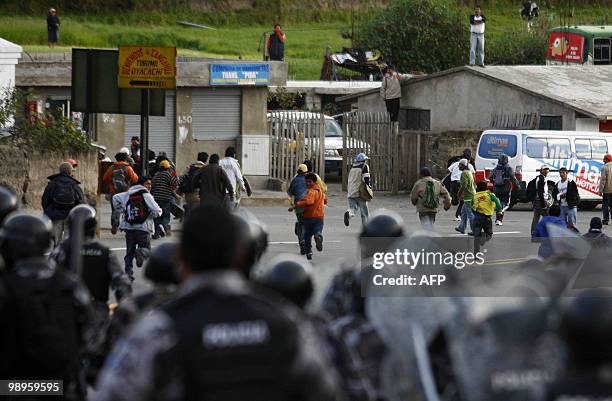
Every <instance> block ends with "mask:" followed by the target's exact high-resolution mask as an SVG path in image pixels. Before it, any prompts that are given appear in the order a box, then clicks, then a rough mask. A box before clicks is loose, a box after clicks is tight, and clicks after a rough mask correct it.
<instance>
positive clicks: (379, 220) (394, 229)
mask: <svg viewBox="0 0 612 401" xmlns="http://www.w3.org/2000/svg"><path fill="white" fill-rule="evenodd" d="M403 224H404V221H403V220H402V218H401V217H400V216H399V215H398V214H397V213H395V212H393V211H391V210H386V209H380V210H377V211H376V213H375V214H374V215H373V216H372V217H371V218H370V220H368V222H367V223H366V225H365V226H364V227H363V229H362V230H361V235H360V236H361V238H364V237H368V238H372V237H377V238H385V237H392V238H399V237H402V236H403V235H404V228H403Z"/></svg>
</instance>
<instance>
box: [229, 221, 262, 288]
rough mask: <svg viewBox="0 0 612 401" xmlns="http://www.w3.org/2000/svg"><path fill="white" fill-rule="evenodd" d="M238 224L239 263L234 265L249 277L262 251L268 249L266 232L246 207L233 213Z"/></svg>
mask: <svg viewBox="0 0 612 401" xmlns="http://www.w3.org/2000/svg"><path fill="white" fill-rule="evenodd" d="M234 217H235V218H236V220H237V223H238V226H239V229H238V230H239V233H240V235H239V239H238V241H239V245H238V246H237V249H238V252H239V253H240V254H241V255H240V257H239V258H238V259H240V265H239V266H236V267H237V268H238V269H239V270H240V271H241V272H242V274H244V276H245V277H246V278H249V277H251V273H252V270H253V269H254V268H255V266H256V265H257V263H258V262H259V260H260V259H261V257H262V256H263V254H264V252H265V251H266V250H267V249H268V232H267V231H266V227H265V226H264V224H263V223H262V222H261V221H259V220H258V219H257V217H255V216H254V215H253V214H252V213H250V212H249V211H247V210H246V209H240V210H239V211H238V212H237V213H235V214H234Z"/></svg>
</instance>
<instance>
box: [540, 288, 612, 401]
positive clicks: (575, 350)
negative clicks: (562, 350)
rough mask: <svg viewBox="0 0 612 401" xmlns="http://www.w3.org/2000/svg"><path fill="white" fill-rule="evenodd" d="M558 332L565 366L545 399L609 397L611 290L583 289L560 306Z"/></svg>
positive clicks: (610, 394) (611, 358) (611, 393)
mask: <svg viewBox="0 0 612 401" xmlns="http://www.w3.org/2000/svg"><path fill="white" fill-rule="evenodd" d="M559 332H560V335H561V337H562V339H563V340H564V342H565V344H566V345H567V348H568V357H569V358H568V361H567V362H568V363H567V370H566V372H565V374H564V375H562V376H561V377H560V378H559V379H558V380H557V381H555V382H554V383H552V384H551V385H550V386H549V387H548V389H547V394H546V397H545V399H546V400H550V401H554V400H561V399H563V400H603V399H609V398H611V397H612V380H611V379H610V375H609V373H608V372H609V371H610V366H611V365H612V345H611V343H610V338H611V336H612V292H610V291H609V290H608V289H605V290H604V289H597V290H594V289H593V290H586V291H584V292H582V293H581V294H579V295H578V296H577V297H576V298H574V299H573V300H572V301H570V302H569V303H568V304H566V305H564V306H563V307H562V309H561V324H560V330H559Z"/></svg>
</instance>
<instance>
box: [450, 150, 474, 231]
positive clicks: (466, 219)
mask: <svg viewBox="0 0 612 401" xmlns="http://www.w3.org/2000/svg"><path fill="white" fill-rule="evenodd" d="M469 165H470V162H469V161H468V159H461V160H459V169H460V170H461V178H460V179H459V191H458V197H459V198H460V199H461V203H462V204H463V206H462V207H461V223H459V227H455V231H458V232H460V233H461V234H465V229H466V227H467V224H468V223H470V228H471V229H472V232H473V231H474V212H473V210H472V200H473V199H474V195H475V194H476V185H475V184H474V175H473V174H472V172H471V171H470V169H469V167H468V166H469Z"/></svg>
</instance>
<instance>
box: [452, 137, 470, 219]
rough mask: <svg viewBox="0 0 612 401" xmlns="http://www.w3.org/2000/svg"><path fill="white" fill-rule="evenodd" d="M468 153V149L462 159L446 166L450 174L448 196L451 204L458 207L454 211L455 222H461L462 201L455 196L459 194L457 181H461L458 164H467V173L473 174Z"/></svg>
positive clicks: (460, 171) (461, 171)
mask: <svg viewBox="0 0 612 401" xmlns="http://www.w3.org/2000/svg"><path fill="white" fill-rule="evenodd" d="M468 152H471V151H470V150H469V149H466V150H464V151H463V157H461V158H460V159H459V160H457V161H455V162H453V163H452V164H451V165H450V166H448V172H449V173H450V182H451V187H450V195H451V199H452V201H453V202H452V203H453V204H454V205H458V206H457V210H456V211H455V221H460V220H461V211H462V210H463V200H461V199H459V197H458V196H457V194H458V193H459V180H460V179H461V174H462V173H463V170H461V169H460V168H459V163H460V162H462V163H463V164H465V163H467V168H468V170H469V172H470V173H472V174H474V173H475V170H474V167H472V164H471V163H470V156H469V155H470V153H468Z"/></svg>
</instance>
